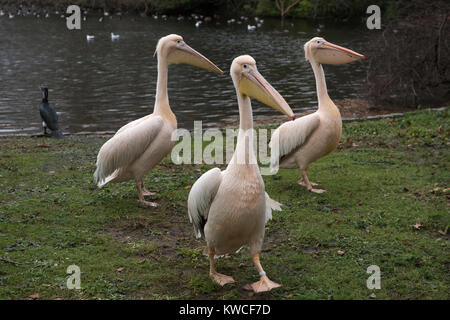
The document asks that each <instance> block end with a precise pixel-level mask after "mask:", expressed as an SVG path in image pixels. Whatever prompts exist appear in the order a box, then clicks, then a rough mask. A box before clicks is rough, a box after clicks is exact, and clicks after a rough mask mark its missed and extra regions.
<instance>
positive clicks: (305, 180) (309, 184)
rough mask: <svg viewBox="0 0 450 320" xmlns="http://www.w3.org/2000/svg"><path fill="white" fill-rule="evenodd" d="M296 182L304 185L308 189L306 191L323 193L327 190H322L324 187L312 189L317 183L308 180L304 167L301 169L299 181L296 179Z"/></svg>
mask: <svg viewBox="0 0 450 320" xmlns="http://www.w3.org/2000/svg"><path fill="white" fill-rule="evenodd" d="M298 184H299V185H302V186H305V187H306V188H307V189H308V191H310V192H314V193H324V192H327V190H324V189H313V187H312V186H313V185H314V186H317V183H314V182H310V181H309V179H308V175H307V174H306V169H303V170H302V179H300V180H299V181H298Z"/></svg>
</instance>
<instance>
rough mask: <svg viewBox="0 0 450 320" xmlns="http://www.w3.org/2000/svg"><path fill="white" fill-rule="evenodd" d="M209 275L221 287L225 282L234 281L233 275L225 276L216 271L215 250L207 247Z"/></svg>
mask: <svg viewBox="0 0 450 320" xmlns="http://www.w3.org/2000/svg"><path fill="white" fill-rule="evenodd" d="M208 254H209V276H210V277H211V279H212V280H213V281H214V282H215V283H217V284H220V285H221V286H222V287H223V286H224V285H226V284H227V283H233V282H235V281H234V279H233V277H230V276H226V275H224V274H221V273H218V272H217V271H216V269H215V268H214V255H215V252H214V250H213V249H209V252H208Z"/></svg>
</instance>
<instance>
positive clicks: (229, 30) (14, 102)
mask: <svg viewBox="0 0 450 320" xmlns="http://www.w3.org/2000/svg"><path fill="white" fill-rule="evenodd" d="M0 19H2V21H1V22H0V23H2V28H0V39H2V50H0V81H1V84H2V85H1V86H0V135H4V134H20V133H24V132H25V133H40V132H41V127H40V126H41V119H40V116H39V104H40V100H41V92H40V90H39V88H38V86H39V85H41V84H43V83H45V84H47V85H48V86H49V91H50V92H49V95H50V101H51V103H53V104H54V105H55V108H56V109H57V111H58V112H59V113H60V126H61V127H62V128H63V130H64V131H66V132H78V131H82V130H83V129H84V128H87V127H89V131H96V130H98V131H106V130H117V129H118V128H120V127H121V126H122V125H124V124H126V123H127V122H129V121H132V120H135V119H137V118H139V117H142V116H145V115H146V114H149V113H150V112H151V111H152V108H153V105H154V97H155V88H156V79H157V65H156V62H157V60H156V58H154V57H153V52H154V50H155V46H156V43H157V40H158V39H159V38H160V37H161V36H164V35H166V34H169V33H180V34H182V35H183V37H184V39H185V41H186V42H187V43H188V44H189V45H190V46H192V47H193V48H195V49H196V50H198V51H199V52H201V53H202V54H204V55H205V56H207V57H208V58H209V59H211V60H212V61H213V62H214V63H216V64H217V65H218V66H219V67H220V68H221V69H222V70H224V72H225V74H224V75H217V74H215V73H211V72H207V71H205V70H201V69H198V68H194V67H192V66H186V65H177V66H171V67H170V69H169V84H168V86H169V88H168V90H169V101H170V104H171V106H172V109H173V110H174V112H175V113H176V114H177V116H178V124H179V127H185V128H188V129H191V128H192V127H193V121H194V120H203V122H204V124H203V125H204V126H205V127H208V126H214V125H215V124H216V123H220V122H223V121H226V120H230V119H232V120H236V119H237V117H238V109H237V100H236V96H235V94H236V93H235V90H234V87H233V83H232V81H231V78H230V76H229V66H230V64H231V61H232V60H233V59H234V58H235V57H237V56H238V55H241V54H250V55H252V56H253V57H254V58H255V59H256V61H257V65H258V70H259V71H260V72H261V74H262V75H263V76H264V77H265V78H266V79H267V80H268V81H269V82H270V83H271V84H272V85H273V86H274V88H275V89H277V90H278V91H279V92H280V93H281V94H282V95H283V96H284V97H285V99H286V101H287V102H288V103H289V105H290V106H291V107H292V108H293V110H294V111H296V112H298V111H300V110H304V109H305V108H314V107H315V106H316V104H317V98H316V92H315V80H314V74H313V72H312V70H311V67H310V65H309V63H308V62H307V61H305V59H304V54H303V44H304V43H305V42H306V41H307V40H309V39H310V38H312V37H313V36H315V35H316V30H315V29H316V28H315V26H313V25H308V24H307V23H304V22H300V21H299V22H297V21H296V22H295V26H294V27H293V28H291V27H285V28H282V27H281V26H280V24H279V21H278V20H276V19H275V20H271V19H264V20H265V22H264V25H263V27H262V28H260V29H258V30H256V31H254V32H248V31H247V26H246V24H242V25H233V26H228V25H227V24H226V23H222V24H221V25H218V26H217V25H215V24H213V23H211V24H207V23H205V24H203V25H202V27H203V28H195V26H194V24H193V23H192V21H189V20H187V19H185V20H181V21H178V20H177V19H176V18H173V19H172V18H169V19H167V21H164V22H161V21H159V20H154V19H134V21H133V17H126V16H123V17H121V19H120V20H119V18H117V17H113V19H106V20H105V19H104V21H103V22H102V23H99V22H98V19H88V20H87V21H86V22H83V23H84V24H83V30H84V31H83V32H81V33H80V32H67V30H66V29H65V27H64V24H63V23H62V22H61V19H59V18H58V17H52V16H50V18H48V19H45V20H42V21H40V23H38V24H36V23H35V22H36V21H35V20H34V19H32V18H30V17H26V18H25V17H16V18H15V19H4V17H0ZM284 29H286V30H287V32H285V31H284ZM111 30H113V31H114V33H117V34H120V36H121V38H120V40H119V41H114V42H113V41H111V38H110V32H111ZM87 33H89V34H94V35H95V36H96V37H95V41H92V42H89V43H88V42H87V41H86V37H85V35H86V34H87ZM321 35H323V36H324V37H325V38H326V39H327V40H329V41H332V42H335V43H338V44H340V45H343V46H348V47H350V48H351V49H354V50H356V51H363V50H362V48H363V45H364V43H365V39H364V34H362V33H361V31H356V28H351V27H342V26H331V25H330V26H329V27H328V26H327V27H325V28H324V29H323V30H322V32H321ZM356 39H358V40H356ZM324 69H325V74H326V77H327V84H328V89H329V93H330V96H331V97H332V98H334V99H338V98H344V97H356V96H357V95H358V91H359V90H358V85H359V83H360V80H361V79H363V78H364V73H365V70H364V64H363V63H359V62H357V63H352V64H349V65H344V66H338V67H334V66H325V67H324ZM252 106H253V110H254V114H255V117H263V116H264V117H267V116H271V115H278V114H277V112H276V111H275V110H273V109H272V108H269V107H267V106H264V105H262V104H261V103H259V102H257V101H252Z"/></svg>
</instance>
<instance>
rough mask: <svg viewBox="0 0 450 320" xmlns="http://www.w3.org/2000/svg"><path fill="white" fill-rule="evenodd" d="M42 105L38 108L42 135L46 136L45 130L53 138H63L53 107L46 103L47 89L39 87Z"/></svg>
mask: <svg viewBox="0 0 450 320" xmlns="http://www.w3.org/2000/svg"><path fill="white" fill-rule="evenodd" d="M40 88H41V90H42V103H41V105H40V107H39V112H40V113H41V118H42V126H43V127H44V135H47V128H49V129H50V130H51V136H52V137H55V138H64V135H63V133H62V132H61V130H59V126H58V115H57V114H56V111H55V109H53V106H52V105H51V104H50V103H48V87H47V86H41V87H40Z"/></svg>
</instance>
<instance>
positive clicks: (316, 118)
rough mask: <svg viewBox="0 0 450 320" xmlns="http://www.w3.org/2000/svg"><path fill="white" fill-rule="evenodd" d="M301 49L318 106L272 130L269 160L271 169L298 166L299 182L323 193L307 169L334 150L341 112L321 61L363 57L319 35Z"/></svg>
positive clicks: (326, 62)
mask: <svg viewBox="0 0 450 320" xmlns="http://www.w3.org/2000/svg"><path fill="white" fill-rule="evenodd" d="M304 48H305V57H306V59H308V60H309V62H310V63H311V66H312V69H313V71H314V76H315V78H316V87H317V97H318V100H319V107H318V110H317V111H316V112H314V113H312V114H309V115H306V116H304V117H301V118H298V119H297V120H295V121H290V122H287V123H284V124H282V125H281V126H280V127H279V128H278V129H277V130H275V132H274V133H273V135H272V139H271V141H270V147H271V148H272V155H271V161H270V162H271V167H272V170H273V171H276V170H277V169H278V167H279V168H300V169H301V171H302V178H301V179H300V180H299V181H298V183H299V184H300V185H303V186H306V187H307V188H308V190H309V191H312V192H316V193H322V192H325V191H326V190H322V189H314V188H312V186H313V185H316V184H315V183H312V182H310V181H309V179H308V176H307V174H306V170H307V169H308V165H309V164H310V163H312V162H314V161H316V160H317V159H319V158H321V157H323V156H325V155H327V154H329V153H330V152H332V151H333V150H334V149H336V147H337V146H338V145H339V140H340V138H341V133H342V120H341V114H340V113H339V109H338V108H337V107H336V105H335V104H334V103H333V101H332V100H331V99H330V97H329V96H328V92H327V85H326V82H325V75H324V73H323V68H322V64H344V63H349V62H352V61H355V60H358V59H364V58H365V57H364V56H363V55H361V54H359V53H356V52H354V51H352V50H349V49H346V48H343V47H340V46H337V45H335V44H332V43H329V42H327V41H325V40H324V39H323V38H319V37H316V38H313V39H311V40H310V41H308V42H307V43H306V44H305V47H304ZM275 144H278V148H276V147H275ZM274 147H275V148H274Z"/></svg>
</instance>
